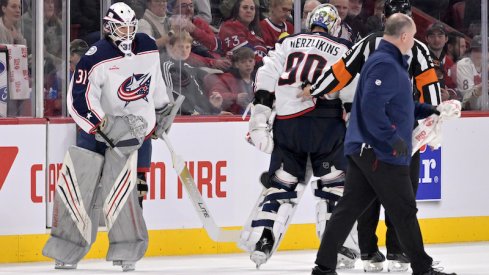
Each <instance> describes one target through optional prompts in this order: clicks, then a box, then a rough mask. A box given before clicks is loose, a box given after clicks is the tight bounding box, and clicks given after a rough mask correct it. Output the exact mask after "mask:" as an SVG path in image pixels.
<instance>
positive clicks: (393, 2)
mask: <svg viewBox="0 0 489 275" xmlns="http://www.w3.org/2000/svg"><path fill="white" fill-rule="evenodd" d="M394 13H404V14H405V15H407V16H411V3H409V0H387V1H385V4H384V16H385V18H389V16H391V15H393V14H394Z"/></svg>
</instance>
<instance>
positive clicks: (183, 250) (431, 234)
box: [0, 217, 489, 263]
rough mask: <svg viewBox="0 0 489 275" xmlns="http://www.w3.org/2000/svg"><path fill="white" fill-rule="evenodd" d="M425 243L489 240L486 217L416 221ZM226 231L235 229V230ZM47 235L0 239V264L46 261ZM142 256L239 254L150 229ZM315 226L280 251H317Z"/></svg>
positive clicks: (188, 233)
mask: <svg viewBox="0 0 489 275" xmlns="http://www.w3.org/2000/svg"><path fill="white" fill-rule="evenodd" d="M419 223H420V226H421V231H422V232H423V239H424V241H425V243H454V242H477V241H489V230H487V229H488V228H489V217H463V218H437V219H422V220H420V221H419ZM229 229H238V228H237V227H234V228H229ZM385 230H386V227H385V224H384V223H383V222H380V224H379V227H378V229H377V235H378V237H379V245H384V244H385ZM48 237H49V235H48V234H37V235H16V236H0V263H16V262H36V261H49V260H50V259H49V258H46V257H44V256H42V253H41V251H42V248H43V246H44V244H45V243H46V241H47V239H48ZM97 238H98V240H97V241H96V242H95V243H94V244H93V246H92V248H91V249H90V252H89V253H88V254H87V256H86V257H85V258H104V257H105V254H106V253H107V249H108V238H107V232H99V233H98V234H97ZM149 238H150V241H149V247H148V251H147V252H146V255H145V256H170V255H195V254H222V253H237V252H242V251H241V250H240V249H239V248H237V246H236V244H235V243H216V242H213V241H212V240H211V239H210V238H209V237H208V236H207V233H206V232H205V230H204V229H175V230H151V231H150V232H149ZM318 246H319V240H318V239H317V237H316V225H315V224H293V225H291V226H290V227H289V229H288V231H287V233H286V234H285V237H284V240H283V242H282V244H281V245H280V250H302V249H317V248H318Z"/></svg>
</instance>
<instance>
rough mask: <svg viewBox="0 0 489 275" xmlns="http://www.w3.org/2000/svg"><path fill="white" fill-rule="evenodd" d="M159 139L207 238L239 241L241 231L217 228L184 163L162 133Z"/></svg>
mask: <svg viewBox="0 0 489 275" xmlns="http://www.w3.org/2000/svg"><path fill="white" fill-rule="evenodd" d="M161 138H162V139H163V140H164V141H165V143H166V146H167V147H168V150H169V151H170V154H171V158H172V162H173V168H174V169H175V171H176V172H177V175H178V177H179V178H180V180H181V181H182V184H183V186H185V189H186V190H187V193H188V195H189V197H190V201H191V202H192V204H193V206H194V208H195V211H197V214H198V216H199V218H200V220H201V221H202V223H203V225H204V229H205V230H206V231H207V234H208V235H209V237H210V238H211V239H212V240H213V241H215V242H236V241H237V240H238V239H239V235H240V232H241V230H223V229H222V228H219V227H218V226H217V224H216V222H215V221H214V218H212V215H211V212H210V211H209V208H208V207H207V205H206V203H205V202H204V200H203V198H202V195H201V194H200V192H199V190H198V189H197V186H196V185H195V182H194V179H193V178H192V175H191V174H190V172H189V170H188V168H187V165H185V161H184V160H183V159H182V158H181V157H180V156H179V155H177V154H176V153H175V151H174V149H173V146H172V144H171V142H170V139H169V138H168V136H167V135H166V133H163V134H162V135H161Z"/></svg>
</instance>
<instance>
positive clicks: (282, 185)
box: [269, 177, 295, 191]
mask: <svg viewBox="0 0 489 275" xmlns="http://www.w3.org/2000/svg"><path fill="white" fill-rule="evenodd" d="M270 187H275V188H277V189H284V190H286V191H294V188H295V184H286V183H284V182H282V181H280V180H279V179H278V178H277V177H272V178H271V179H270V182H269V188H270Z"/></svg>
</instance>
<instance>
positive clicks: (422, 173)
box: [416, 145, 441, 200]
mask: <svg viewBox="0 0 489 275" xmlns="http://www.w3.org/2000/svg"><path fill="white" fill-rule="evenodd" d="M420 153H421V157H420V159H421V160H420V167H419V187H418V193H417V194H416V199H417V200H440V199H441V148H439V149H437V150H432V149H431V148H430V147H429V146H426V145H425V146H423V147H422V148H421V149H420Z"/></svg>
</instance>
